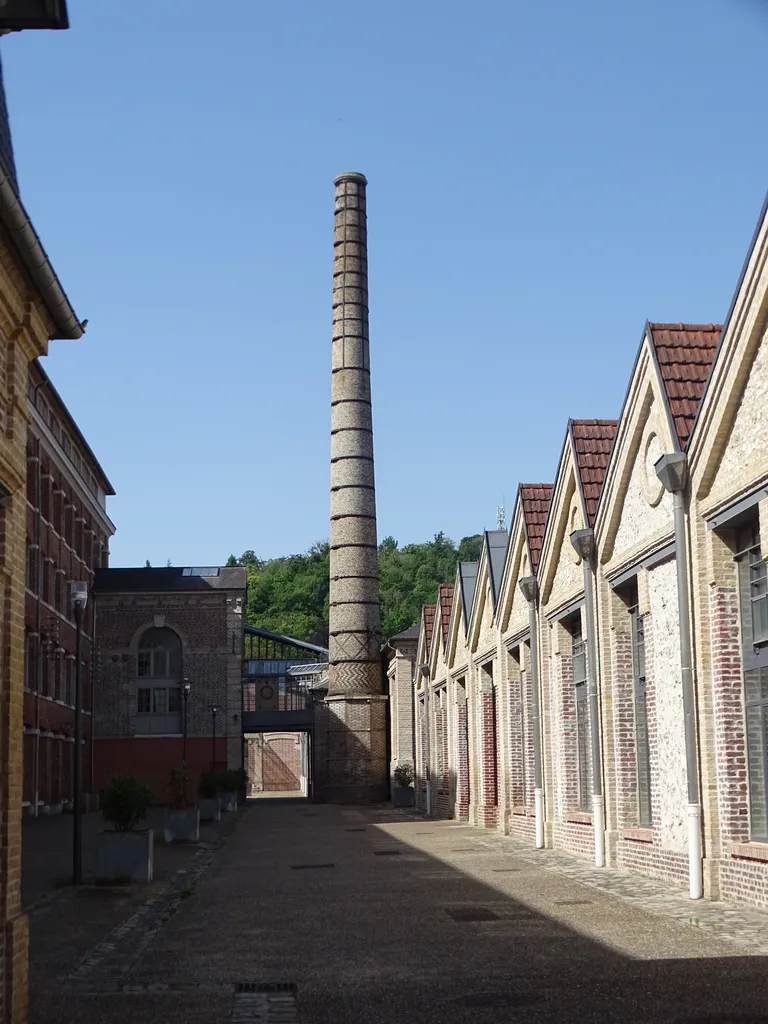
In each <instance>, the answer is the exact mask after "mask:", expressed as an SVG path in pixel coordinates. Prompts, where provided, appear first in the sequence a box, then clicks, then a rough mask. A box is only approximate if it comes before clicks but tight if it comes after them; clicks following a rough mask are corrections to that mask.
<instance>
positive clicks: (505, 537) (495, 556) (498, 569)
mask: <svg viewBox="0 0 768 1024" xmlns="http://www.w3.org/2000/svg"><path fill="white" fill-rule="evenodd" d="M483 541H484V543H485V545H486V547H487V548H488V578H489V580H490V584H491V598H492V600H493V607H494V610H495V608H496V601H497V600H498V596H499V592H500V590H501V578H502V576H503V575H504V562H505V560H506V557H507V547H508V545H509V534H508V533H507V531H506V530H486V531H485V536H484V537H483Z"/></svg>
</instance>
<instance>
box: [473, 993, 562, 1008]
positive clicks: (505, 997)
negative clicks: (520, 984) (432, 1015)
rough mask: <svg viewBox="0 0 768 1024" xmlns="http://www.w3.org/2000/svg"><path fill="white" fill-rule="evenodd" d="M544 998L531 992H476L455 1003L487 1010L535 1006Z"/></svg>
mask: <svg viewBox="0 0 768 1024" xmlns="http://www.w3.org/2000/svg"><path fill="white" fill-rule="evenodd" d="M543 998H544V997H543V996H537V995H534V994H533V993H530V992H474V993H471V994H469V995H466V996H459V998H458V999H456V1000H455V1002H456V1003H457V1004H458V1005H459V1006H467V1007H471V1008H472V1009H485V1008H486V1007H487V1008H489V1009H490V1008H491V1007H494V1006H515V1007H518V1006H521V1007H522V1006H533V1005H534V1004H535V1003H540V1002H541V1001H542V1000H543Z"/></svg>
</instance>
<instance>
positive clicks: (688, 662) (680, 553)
mask: <svg viewBox="0 0 768 1024" xmlns="http://www.w3.org/2000/svg"><path fill="white" fill-rule="evenodd" d="M654 469H655V470H656V476H658V478H659V480H661V482H662V484H664V487H665V489H666V490H667V491H669V492H670V493H671V494H672V507H673V511H674V522H675V562H676V569H677V607H678V615H679V618H680V678H681V683H682V690H683V718H684V723H685V764H686V773H687V777H688V887H689V893H690V897H691V899H692V900H699V899H701V897H702V896H703V895H704V876H703V848H702V842H701V797H700V796H699V763H698V756H697V748H696V704H695V698H694V690H693V661H692V650H691V620H690V614H691V606H690V599H689V593H688V582H689V581H688V544H687V541H686V514H685V489H686V487H687V486H688V459H687V456H686V454H685V453H684V452H673V453H672V454H671V455H662V457H661V458H660V459H659V460H658V462H657V463H656V464H655V466H654Z"/></svg>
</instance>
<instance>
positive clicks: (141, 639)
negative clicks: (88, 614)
mask: <svg viewBox="0 0 768 1024" xmlns="http://www.w3.org/2000/svg"><path fill="white" fill-rule="evenodd" d="M134 642H135V644H136V647H135V657H136V663H135V664H136V718H135V722H136V732H137V734H141V735H152V734H155V735H157V734H161V735H173V734H176V733H179V732H181V727H182V707H181V705H182V693H181V685H182V672H183V642H182V638H181V636H180V635H179V634H178V633H177V632H176V630H174V629H171V628H170V627H168V626H155V625H151V626H147V627H146V628H145V629H144V630H142V631H141V632H140V633H139V635H138V636H137V637H134Z"/></svg>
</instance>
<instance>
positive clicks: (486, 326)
mask: <svg viewBox="0 0 768 1024" xmlns="http://www.w3.org/2000/svg"><path fill="white" fill-rule="evenodd" d="M69 7H70V18H71V24H72V27H71V29H70V31H68V32H59V33H55V32H27V33H24V34H21V35H18V36H13V37H6V38H5V39H4V40H3V43H2V53H3V60H4V67H5V77H6V89H7V93H8V103H9V110H10V115H11V125H12V129H13V135H14V145H15V151H16V161H17V166H18V171H19V177H20V183H21V190H22V195H23V198H24V200H25V203H26V206H27V208H28V210H29V212H30V214H31V216H32V219H33V221H34V223H35V226H36V228H37V230H38V232H39V233H40V235H41V237H42V239H43V242H44V244H45V246H46V248H47V250H48V252H49V255H50V257H51V259H52V262H53V264H54V267H55V268H56V270H57V273H58V274H59V277H60V279H61V280H62V283H63V284H64V287H65V289H66V290H67V292H68V294H69V296H70V299H71V301H72V303H73V305H74V307H75V309H76V311H77V313H78V315H79V316H80V317H81V318H83V317H87V318H88V319H89V321H90V324H89V327H88V333H87V335H86V337H85V338H84V339H83V340H81V341H77V342H55V343H53V344H52V345H51V353H50V356H49V358H48V359H47V362H46V367H47V369H48V371H49V373H50V374H51V376H52V378H53V380H54V382H55V384H56V385H57V387H58V388H59V390H60V392H61V393H62V395H63V396H64V397H65V400H66V401H67V402H68V404H69V406H70V408H71V410H72V412H73V413H74V415H75V417H76V419H77V420H78V422H79V424H80V426H81V428H82V429H83V431H84V433H85V434H86V436H87V437H88V439H89V441H90V443H91V445H92V447H93V448H94V450H95V452H96V453H97V455H98V456H99V458H100V460H101V462H102V464H103V466H104V468H105V469H106V471H107V474H108V475H109V476H110V478H111V479H112V482H113V484H114V485H115V488H116V490H117V492H118V493H117V497H116V498H114V499H113V501H112V506H111V514H112V517H113V519H114V521H115V523H116V524H117V528H118V530H117V534H116V536H115V538H114V541H113V544H112V564H113V565H132V564H143V563H144V560H145V559H147V558H149V559H150V560H151V561H152V562H153V564H164V563H165V561H166V559H168V558H170V559H171V561H172V562H173V564H175V565H183V564H201V565H206V564H216V563H218V562H220V561H223V560H224V559H226V557H227V556H228V555H229V554H230V552H233V551H234V552H235V553H238V554H239V553H240V552H241V551H243V550H244V549H246V548H253V549H254V550H255V551H256V552H257V553H258V554H260V555H261V556H263V557H272V556H275V555H279V554H288V553H293V552H298V551H301V550H304V549H305V548H307V547H308V546H309V545H310V544H311V543H313V542H314V541H316V540H319V539H322V538H325V537H326V536H327V533H328V526H327V519H328V493H327V489H328V478H329V471H328V455H329V440H328V427H329V418H330V417H329V396H330V337H331V331H330V323H331V311H330V300H331V269H332V220H333V177H334V175H335V174H337V173H338V172H339V171H341V170H348V169H353V170H361V171H363V172H364V173H365V174H366V175H367V177H368V180H369V193H368V194H369V246H370V254H369V255H370V291H371V346H372V355H371V358H372V368H373V393H374V429H375V442H376V459H377V487H378V509H379V534H380V536H382V537H383V536H385V535H386V534H392V535H394V536H395V537H396V538H397V539H398V541H399V542H400V543H401V544H404V543H407V542H411V541H422V540H426V539H429V538H430V537H431V536H432V534H434V533H435V532H437V531H438V530H444V531H445V532H446V533H447V534H448V535H449V536H452V537H454V538H455V539H456V540H458V539H459V538H460V537H461V536H463V535H465V534H469V533H474V532H477V531H479V530H481V529H483V528H484V527H485V528H488V527H493V525H494V523H495V512H496V506H497V505H498V504H499V503H500V502H502V500H506V503H507V505H508V506H511V505H512V503H513V500H514V496H515V491H516V487H517V483H518V482H519V481H520V480H523V481H530V482H535V481H548V480H551V479H552V478H553V476H554V473H555V469H556V465H557V460H558V456H559V452H560V448H561V445H562V440H563V436H564V431H565V425H566V420H567V417H568V416H569V415H570V416H576V417H593V416H594V417H612V416H616V415H618V413H619V410H620V408H621V403H622V400H623V397H624V393H625V390H626V386H627V382H628V376H629V372H630V370H631V367H632V363H633V361H634V357H635V354H636V350H637V346H638V343H639V340H640V335H641V332H642V328H643V324H644V322H645V320H646V319H652V320H672V321H678V320H685V321H703V322H709V321H715V322H718V321H720V320H721V319H722V318H723V317H724V315H725V313H726V311H727V308H728V305H729V302H730V299H731V296H732V293H733V290H734V288H735V285H736V281H737V278H738V275H739V271H740V268H741V265H742V262H743V260H744V257H745V255H746V251H747V246H748V244H749V240H750V237H751V234H752V231H753V228H754V225H755V222H756V220H757V216H758V213H759V210H760V206H761V203H762V200H763V197H764V194H765V191H766V189H767V188H768V133H767V132H766V131H765V116H766V108H765V52H766V46H768V8H766V6H765V5H764V4H763V3H762V2H760V0H644V2H643V3H639V2H635V0H627V2H626V3H623V4H617V3H615V2H610V3H609V2H607V0H584V2H582V3H580V4H574V3H572V0H549V2H547V0H542V2H540V3H521V2H519V0H517V2H510V0H506V2H496V3H491V2H488V0H475V2H473V3H471V4H470V3H467V2H463V3H462V2H455V0H440V2H437V0H420V2H419V3H418V4H406V3H404V2H402V0H401V2H399V3H391V2H390V3H381V2H368V3H364V4H358V5H356V6H353V7H347V8H345V7H343V6H342V7H339V6H338V5H335V6H334V5H329V4H326V3H318V2H317V0H294V2H289V3H277V2H275V0H272V2H266V0H239V2H237V0H236V2H234V3H228V4H224V5H221V10H220V9H219V5H216V8H217V13H216V14H215V15H213V14H212V9H213V7H212V5H211V4H210V3H209V2H205V3H204V2H202V0H162V2H157V0H154V2H150V0H144V2H140V0H137V2H135V3H131V4H123V3H114V2H109V3H107V2H105V0H70V3H69ZM222 11H223V12H224V13H221V12H222Z"/></svg>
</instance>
